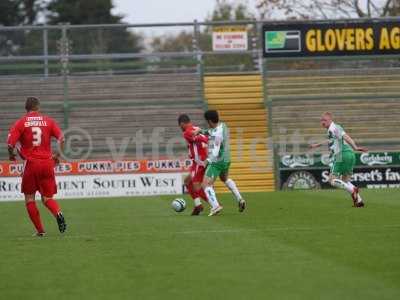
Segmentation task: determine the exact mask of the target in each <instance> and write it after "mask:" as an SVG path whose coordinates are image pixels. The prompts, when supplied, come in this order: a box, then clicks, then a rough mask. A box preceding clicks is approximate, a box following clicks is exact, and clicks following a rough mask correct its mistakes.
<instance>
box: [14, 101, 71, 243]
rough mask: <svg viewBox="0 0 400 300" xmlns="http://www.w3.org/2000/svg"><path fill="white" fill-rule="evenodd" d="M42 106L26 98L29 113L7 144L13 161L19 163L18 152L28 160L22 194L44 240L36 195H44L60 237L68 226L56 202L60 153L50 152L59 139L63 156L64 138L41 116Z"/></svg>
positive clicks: (17, 123)
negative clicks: (56, 170) (53, 140)
mask: <svg viewBox="0 0 400 300" xmlns="http://www.w3.org/2000/svg"><path fill="white" fill-rule="evenodd" d="M39 106H40V102H39V99H38V98H35V97H28V98H27V100H26V103H25V109H26V111H27V113H26V115H24V116H23V117H22V118H20V119H19V120H18V121H17V122H16V123H15V124H14V125H13V126H12V128H11V129H10V132H9V134H8V141H7V143H8V153H9V158H10V160H11V161H15V160H16V154H15V152H14V149H15V148H17V151H18V153H19V154H20V156H21V158H22V159H24V160H25V162H24V171H23V174H22V184H21V190H22V193H24V195H25V205H26V209H27V211H28V214H29V217H30V219H31V221H32V223H33V225H34V226H35V228H36V235H37V236H44V235H45V230H44V228H43V225H42V221H41V219H40V214H39V210H38V209H37V207H36V202H35V194H36V192H39V193H40V194H41V196H42V201H43V204H44V205H45V206H46V207H47V208H48V209H49V211H50V212H51V213H52V214H53V215H54V217H55V218H56V220H57V224H58V229H59V230H60V232H61V233H63V232H64V231H65V230H66V226H67V225H66V223H65V219H64V216H63V214H62V212H61V209H60V207H59V205H58V203H57V202H56V201H55V200H54V198H53V196H54V195H55V194H56V193H57V184H56V179H55V175H54V167H55V165H56V164H58V163H59V159H60V153H55V154H52V151H51V138H52V137H54V138H56V139H57V141H58V143H59V146H60V151H61V152H62V151H63V147H64V137H63V134H62V132H61V130H60V128H59V127H58V125H57V123H56V122H55V121H54V120H53V119H52V118H50V117H48V116H45V115H43V114H41V113H40V112H39Z"/></svg>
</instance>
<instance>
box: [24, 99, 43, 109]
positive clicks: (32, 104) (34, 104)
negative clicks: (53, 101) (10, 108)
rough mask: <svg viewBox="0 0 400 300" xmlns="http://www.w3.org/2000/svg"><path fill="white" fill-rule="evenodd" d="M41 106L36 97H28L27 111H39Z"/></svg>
mask: <svg viewBox="0 0 400 300" xmlns="http://www.w3.org/2000/svg"><path fill="white" fill-rule="evenodd" d="M39 106H40V101H39V99H38V98H36V97H28V98H26V102H25V109H26V111H32V110H38V109H39Z"/></svg>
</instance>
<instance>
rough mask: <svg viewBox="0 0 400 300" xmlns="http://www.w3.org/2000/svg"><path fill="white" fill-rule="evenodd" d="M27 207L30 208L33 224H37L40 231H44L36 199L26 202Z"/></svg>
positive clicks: (29, 212) (29, 213) (36, 226)
mask: <svg viewBox="0 0 400 300" xmlns="http://www.w3.org/2000/svg"><path fill="white" fill-rule="evenodd" d="M25 206H26V209H27V210H28V215H29V218H30V219H31V221H32V223H33V225H34V226H35V228H36V230H37V232H38V233H43V232H44V229H43V225H42V221H41V220H40V213H39V210H38V209H37V207H36V203H35V202H34V201H30V202H28V203H26V204H25Z"/></svg>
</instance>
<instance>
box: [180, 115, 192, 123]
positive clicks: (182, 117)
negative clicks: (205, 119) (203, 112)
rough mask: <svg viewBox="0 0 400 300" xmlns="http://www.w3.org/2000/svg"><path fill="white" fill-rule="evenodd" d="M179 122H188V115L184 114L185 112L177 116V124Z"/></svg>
mask: <svg viewBox="0 0 400 300" xmlns="http://www.w3.org/2000/svg"><path fill="white" fill-rule="evenodd" d="M181 123H183V124H187V123H190V118H189V116H188V115H186V114H181V115H179V117H178V124H181Z"/></svg>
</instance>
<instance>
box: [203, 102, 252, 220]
mask: <svg viewBox="0 0 400 300" xmlns="http://www.w3.org/2000/svg"><path fill="white" fill-rule="evenodd" d="M204 118H205V119H206V121H207V123H208V126H209V129H208V130H207V132H206V133H207V134H208V135H209V140H208V158H207V160H206V163H207V167H206V173H205V176H204V180H203V189H204V191H205V193H206V195H207V198H208V201H209V203H210V205H211V211H210V214H209V216H214V215H217V214H218V213H219V212H220V211H221V210H222V206H221V205H220V204H219V202H218V199H217V196H216V194H215V190H214V187H213V184H214V181H215V179H216V178H217V177H219V178H220V179H221V181H222V182H224V183H225V185H226V187H227V188H228V189H229V190H230V191H231V192H232V194H233V195H234V197H235V199H236V201H237V203H238V206H239V211H240V212H243V211H244V210H245V208H246V201H245V200H244V199H243V198H242V196H241V195H240V192H239V190H238V188H237V186H236V184H235V182H234V181H233V180H232V179H230V178H229V167H230V164H231V157H230V151H229V132H228V127H227V126H226V124H225V123H223V122H220V121H219V116H218V112H217V111H216V110H208V111H206V112H205V114H204Z"/></svg>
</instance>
